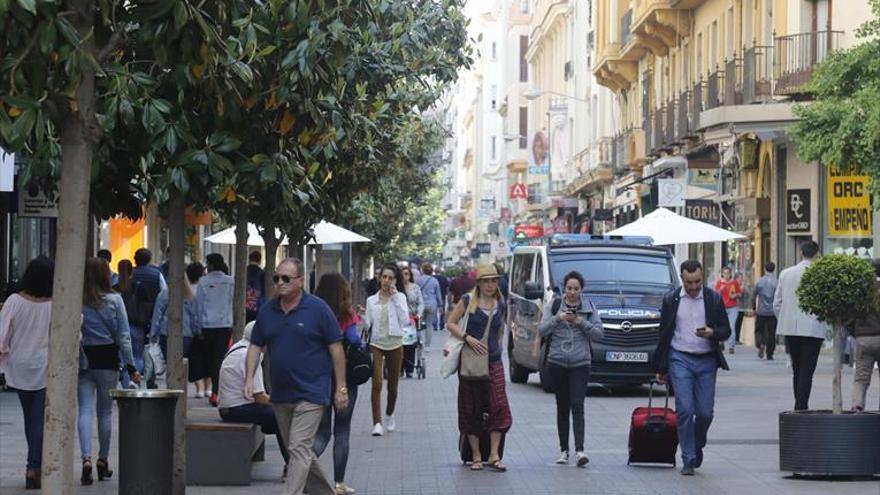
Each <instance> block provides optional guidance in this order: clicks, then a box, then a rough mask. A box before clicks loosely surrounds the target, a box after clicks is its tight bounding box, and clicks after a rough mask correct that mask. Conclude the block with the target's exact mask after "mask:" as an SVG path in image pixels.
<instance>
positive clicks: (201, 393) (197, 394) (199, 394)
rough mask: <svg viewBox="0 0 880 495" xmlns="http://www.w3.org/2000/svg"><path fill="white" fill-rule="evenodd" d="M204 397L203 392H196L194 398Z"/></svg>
mask: <svg viewBox="0 0 880 495" xmlns="http://www.w3.org/2000/svg"><path fill="white" fill-rule="evenodd" d="M204 398H205V393H204V392H196V399H204Z"/></svg>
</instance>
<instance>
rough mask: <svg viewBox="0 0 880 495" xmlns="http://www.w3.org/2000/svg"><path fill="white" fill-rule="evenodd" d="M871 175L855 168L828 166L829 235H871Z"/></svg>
mask: <svg viewBox="0 0 880 495" xmlns="http://www.w3.org/2000/svg"><path fill="white" fill-rule="evenodd" d="M871 227H872V225H871V193H870V191H869V190H868V176H867V175H863V174H861V173H860V171H859V170H857V169H855V168H852V167H851V168H836V167H828V235H829V236H830V237H871V235H872V231H873V229H872V228H871Z"/></svg>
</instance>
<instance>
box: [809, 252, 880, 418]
mask: <svg viewBox="0 0 880 495" xmlns="http://www.w3.org/2000/svg"><path fill="white" fill-rule="evenodd" d="M797 296H798V301H799V303H800V307H801V309H803V310H804V312H806V313H810V314H814V315H816V317H817V318H818V319H819V321H825V322H828V323H830V324H831V325H832V327H833V328H834V379H833V387H834V388H833V394H834V397H833V409H834V414H840V412H841V410H842V409H843V399H842V395H841V392H840V374H841V372H840V370H841V362H840V356H841V355H842V354H843V340H844V339H845V338H846V337H845V336H844V334H843V330H844V325H847V324H849V323H851V322H852V321H853V320H855V319H858V318H862V317H864V316H865V315H867V314H868V313H869V312H871V311H875V310H876V306H877V288H876V282H875V275H874V268H873V267H872V266H871V265H870V264H869V263H868V262H867V261H865V260H862V259H859V258H856V257H855V256H850V255H847V254H829V255H827V256H823V257H821V258H820V259H819V261H816V262H815V263H813V264H812V265H810V267H809V268H807V270H806V271H805V272H804V276H803V278H801V283H800V285H799V286H798V289H797Z"/></svg>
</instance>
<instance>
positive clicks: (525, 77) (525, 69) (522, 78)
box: [519, 36, 529, 82]
mask: <svg viewBox="0 0 880 495" xmlns="http://www.w3.org/2000/svg"><path fill="white" fill-rule="evenodd" d="M527 51H529V37H528V36H520V37H519V82H529V62H528V61H527V60H526V52H527Z"/></svg>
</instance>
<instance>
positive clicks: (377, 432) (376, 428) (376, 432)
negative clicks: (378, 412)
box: [373, 423, 385, 437]
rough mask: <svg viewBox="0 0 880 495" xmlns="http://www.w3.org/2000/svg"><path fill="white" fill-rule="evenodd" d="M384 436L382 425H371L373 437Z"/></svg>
mask: <svg viewBox="0 0 880 495" xmlns="http://www.w3.org/2000/svg"><path fill="white" fill-rule="evenodd" d="M384 434H385V428H382V423H376V424H375V425H373V436H374V437H381V436H382V435H384Z"/></svg>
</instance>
